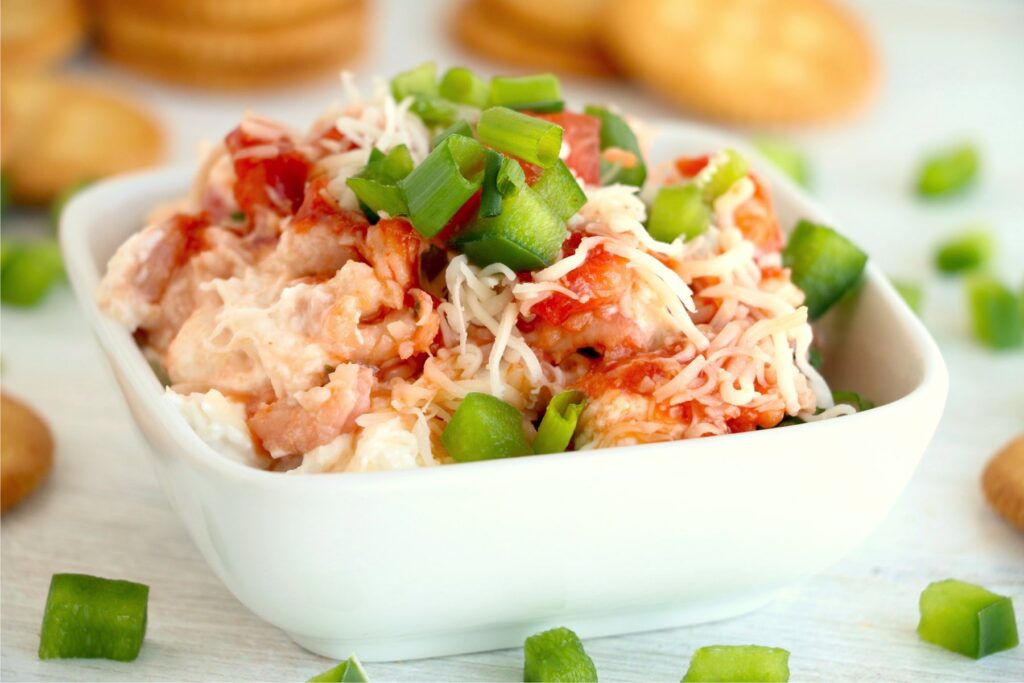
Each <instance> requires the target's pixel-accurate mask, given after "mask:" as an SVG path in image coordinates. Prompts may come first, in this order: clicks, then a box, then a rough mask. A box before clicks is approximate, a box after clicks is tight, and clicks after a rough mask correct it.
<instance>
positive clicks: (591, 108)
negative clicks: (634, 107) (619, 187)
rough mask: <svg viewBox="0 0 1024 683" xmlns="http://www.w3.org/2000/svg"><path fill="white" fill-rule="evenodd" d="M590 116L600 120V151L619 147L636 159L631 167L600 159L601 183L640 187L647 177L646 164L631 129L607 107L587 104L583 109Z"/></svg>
mask: <svg viewBox="0 0 1024 683" xmlns="http://www.w3.org/2000/svg"><path fill="white" fill-rule="evenodd" d="M583 111H584V113H586V114H589V115H590V116H595V117H597V118H598V119H600V120H601V151H604V150H606V149H621V150H623V151H624V152H629V153H630V154H632V155H633V157H634V158H635V159H636V164H635V165H633V166H632V167H631V168H625V167H623V166H622V165H620V164H615V163H612V162H608V161H606V160H605V159H603V158H602V159H601V184H602V185H614V184H615V183H621V184H623V185H635V186H636V187H640V186H642V185H643V184H644V180H646V179H647V166H646V164H644V156H643V153H642V152H641V150H640V143H639V142H637V139H636V135H635V134H634V133H633V129H632V128H630V127H629V124H628V123H626V121H625V119H623V118H622V117H621V116H619V115H618V114H615V113H613V112H612V111H611V110H610V109H608V108H607V107H599V106H597V105H593V104H590V105H587V107H586V108H585V109H584V110H583Z"/></svg>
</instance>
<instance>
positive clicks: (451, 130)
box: [430, 119, 473, 149]
mask: <svg viewBox="0 0 1024 683" xmlns="http://www.w3.org/2000/svg"><path fill="white" fill-rule="evenodd" d="M449 135H465V136H466V137H467V138H471V137H473V128H472V127H471V126H470V125H469V121H467V120H466V119H459V120H458V121H456V122H455V123H453V124H452V125H450V126H448V127H447V128H445V129H444V130H443V131H441V132H440V133H438V134H437V135H436V136H435V137H434V139H433V140H431V141H430V148H431V149H433V148H435V147H437V146H438V145H440V144H441V143H442V142H444V139H445V138H446V137H448V136H449Z"/></svg>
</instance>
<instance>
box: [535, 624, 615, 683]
mask: <svg viewBox="0 0 1024 683" xmlns="http://www.w3.org/2000/svg"><path fill="white" fill-rule="evenodd" d="M523 656H524V663H523V681H526V682H527V683H529V682H530V681H581V682H584V681H596V680H597V668H596V667H595V666H594V661H593V660H592V659H591V658H590V657H589V656H588V655H587V653H586V652H585V651H584V650H583V643H582V642H581V641H580V639H579V637H578V636H577V635H576V634H575V633H573V632H572V631H570V630H569V629H567V628H564V627H559V628H553V629H550V630H548V631H543V632H541V633H537V634H534V635H532V636H530V637H529V638H527V639H526V643H525V644H524V646H523Z"/></svg>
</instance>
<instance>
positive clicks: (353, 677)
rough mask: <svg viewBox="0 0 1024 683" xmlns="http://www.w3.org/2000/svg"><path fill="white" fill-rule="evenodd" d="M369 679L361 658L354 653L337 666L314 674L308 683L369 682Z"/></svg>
mask: <svg viewBox="0 0 1024 683" xmlns="http://www.w3.org/2000/svg"><path fill="white" fill-rule="evenodd" d="M369 680H370V677H369V676H367V675H366V670H365V669H363V665H362V664H361V663H360V662H359V658H358V657H356V656H355V655H352V656H351V657H349V658H348V659H346V660H345V661H343V662H339V663H338V665H337V666H335V667H331V668H330V669H328V670H327V671H324V672H323V673H321V674H317V675H316V676H313V677H312V678H310V679H309V681H308V683H368V681H369Z"/></svg>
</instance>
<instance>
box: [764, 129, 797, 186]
mask: <svg viewBox="0 0 1024 683" xmlns="http://www.w3.org/2000/svg"><path fill="white" fill-rule="evenodd" d="M753 143H754V148H755V149H757V151H758V152H760V153H761V156H763V157H764V158H765V159H767V160H768V161H770V162H772V164H774V165H775V166H776V167H777V168H778V169H779V170H781V171H782V172H783V173H785V174H786V175H788V176H789V177H790V178H792V179H793V180H794V181H796V183H797V184H798V185H802V186H803V187H807V186H808V185H809V184H810V176H811V174H810V171H809V170H808V165H807V159H805V158H804V155H803V154H801V153H800V150H798V149H797V148H796V147H794V146H793V145H791V144H789V143H788V142H784V141H782V140H779V139H777V138H763V137H762V138H756V139H755V140H754V141H753Z"/></svg>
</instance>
